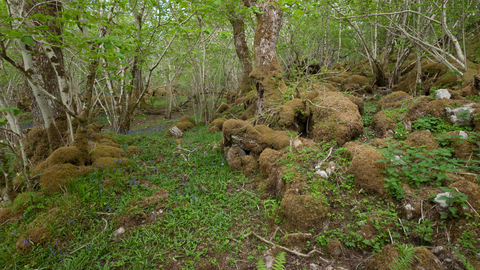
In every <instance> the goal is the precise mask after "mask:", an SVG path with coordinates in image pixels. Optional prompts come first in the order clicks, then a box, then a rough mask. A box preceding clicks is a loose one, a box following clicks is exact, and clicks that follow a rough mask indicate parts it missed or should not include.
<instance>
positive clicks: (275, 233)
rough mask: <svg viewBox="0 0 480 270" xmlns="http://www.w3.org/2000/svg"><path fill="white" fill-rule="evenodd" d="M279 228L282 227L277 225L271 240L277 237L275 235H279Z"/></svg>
mask: <svg viewBox="0 0 480 270" xmlns="http://www.w3.org/2000/svg"><path fill="white" fill-rule="evenodd" d="M278 229H280V228H279V227H277V228H276V229H275V232H274V233H273V235H272V237H270V241H272V239H273V238H275V235H277V231H278Z"/></svg>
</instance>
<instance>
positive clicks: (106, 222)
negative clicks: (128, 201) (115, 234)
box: [67, 218, 108, 255]
mask: <svg viewBox="0 0 480 270" xmlns="http://www.w3.org/2000/svg"><path fill="white" fill-rule="evenodd" d="M102 220H103V221H105V228H103V231H102V232H100V233H99V234H98V235H97V236H95V237H94V238H93V239H92V241H90V242H89V243H87V244H85V245H83V246H81V247H79V248H77V249H75V250H74V251H72V252H70V253H68V254H67V255H72V254H73V253H76V252H77V251H79V250H81V249H83V248H84V247H86V246H88V245H90V244H91V243H92V242H93V241H94V240H95V239H97V238H98V237H99V236H100V235H101V234H102V233H103V232H105V230H106V229H107V227H108V221H107V220H106V219H104V218H102Z"/></svg>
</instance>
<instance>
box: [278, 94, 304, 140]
mask: <svg viewBox="0 0 480 270" xmlns="http://www.w3.org/2000/svg"><path fill="white" fill-rule="evenodd" d="M308 115H309V111H308V107H307V104H306V101H303V100H301V99H298V98H296V99H293V100H289V101H287V102H286V103H285V104H283V105H282V106H280V107H279V108H278V113H277V117H276V119H275V120H276V121H275V124H276V127H277V128H280V129H283V128H286V129H288V130H292V131H296V132H301V131H303V130H305V125H306V123H307V119H308Z"/></svg>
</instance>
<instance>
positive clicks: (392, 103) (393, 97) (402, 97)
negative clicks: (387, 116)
mask: <svg viewBox="0 0 480 270" xmlns="http://www.w3.org/2000/svg"><path fill="white" fill-rule="evenodd" d="M412 99H413V97H412V96H410V95H409V94H407V93H405V92H404V91H396V92H393V93H391V94H388V95H387V96H385V97H384V98H382V99H380V100H379V101H378V104H377V112H379V111H381V110H384V109H391V108H400V107H402V106H404V105H405V104H406V103H408V102H410V101H411V100H412Z"/></svg>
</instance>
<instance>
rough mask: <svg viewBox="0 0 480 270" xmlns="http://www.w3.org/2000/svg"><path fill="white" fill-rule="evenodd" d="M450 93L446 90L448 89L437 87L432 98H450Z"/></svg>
mask: <svg viewBox="0 0 480 270" xmlns="http://www.w3.org/2000/svg"><path fill="white" fill-rule="evenodd" d="M451 96H452V95H451V94H450V92H448V89H438V90H437V92H436V93H435V96H434V98H435V99H440V100H442V99H450V97H451Z"/></svg>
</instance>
